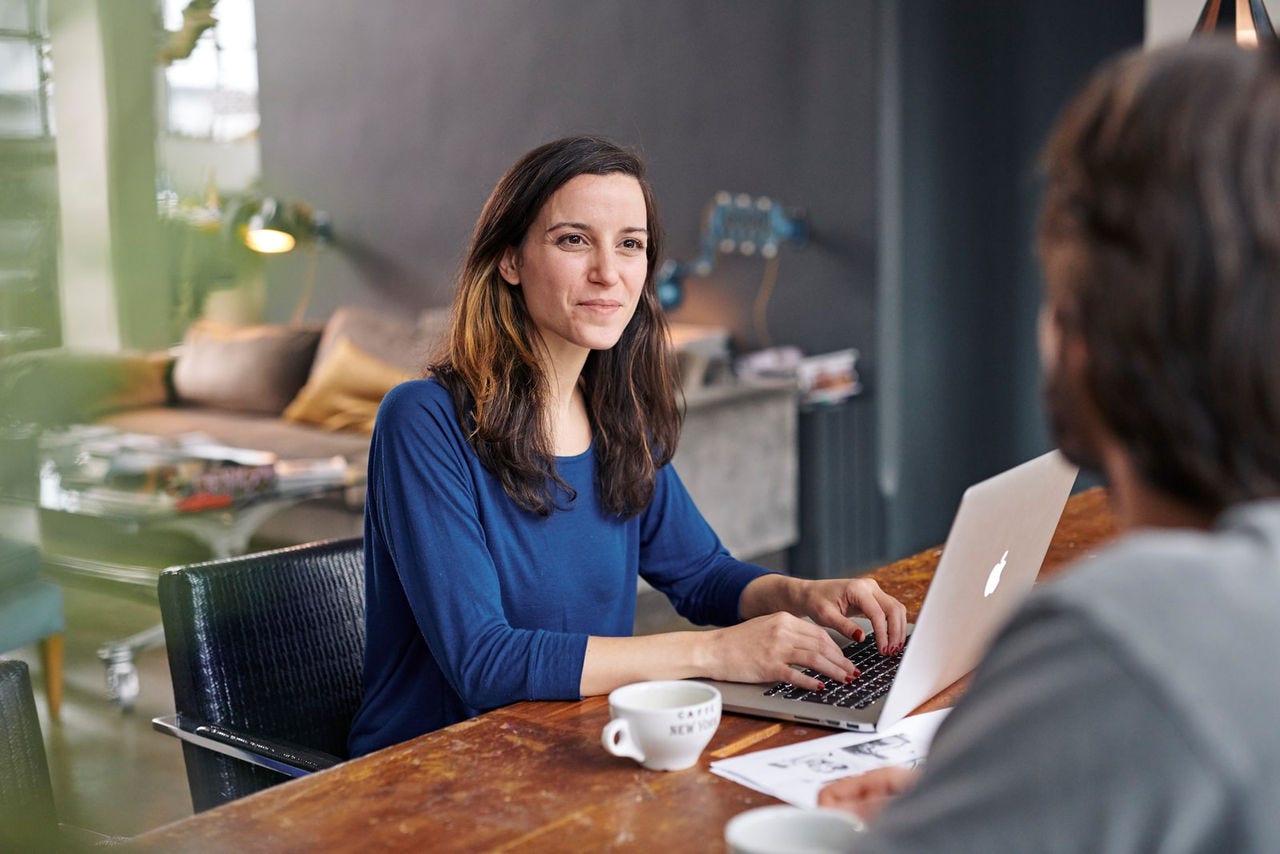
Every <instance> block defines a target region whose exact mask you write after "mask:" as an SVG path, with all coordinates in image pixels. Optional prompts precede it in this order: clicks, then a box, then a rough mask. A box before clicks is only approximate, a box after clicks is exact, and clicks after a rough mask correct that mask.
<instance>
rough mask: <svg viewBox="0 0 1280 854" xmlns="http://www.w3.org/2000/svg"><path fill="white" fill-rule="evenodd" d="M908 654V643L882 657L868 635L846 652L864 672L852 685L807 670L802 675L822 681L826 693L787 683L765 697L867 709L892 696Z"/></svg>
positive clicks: (779, 683)
mask: <svg viewBox="0 0 1280 854" xmlns="http://www.w3.org/2000/svg"><path fill="white" fill-rule="evenodd" d="M908 640H910V638H908ZM905 650H906V643H904V644H903V646H902V651H899V652H896V653H894V654H893V655H881V654H880V650H878V649H877V648H876V640H875V635H874V634H868V635H867V636H866V637H864V638H863V639H862V640H860V641H858V642H857V643H851V644H849V645H848V646H846V647H845V648H844V657H845V658H847V659H849V660H850V661H852V662H853V664H854V666H855V667H857V668H858V669H859V670H861V671H862V675H861V676H859V677H858V678H857V679H855V680H853V682H851V683H849V684H848V685H846V684H845V683H843V682H837V681H836V680H834V679H831V678H828V677H827V676H824V675H822V674H821V673H818V672H817V671H814V670H810V669H809V668H807V667H806V668H802V669H801V671H800V672H802V673H804V674H806V675H808V676H812V677H814V678H816V679H821V680H822V681H823V682H824V683H826V686H827V687H826V688H825V689H823V690H821V691H810V690H809V689H808V688H797V687H796V686H794V685H791V684H789V683H787V682H778V683H777V684H775V685H773V686H771V687H770V688H768V689H767V690H766V691H765V692H764V695H765V696H766V697H782V698H785V699H787V700H800V701H802V702H805V703H822V704H824V705H827V706H839V707H841V708H844V709H865V708H866V707H867V706H869V705H871V704H872V703H874V702H875V701H876V700H878V699H880V698H881V697H883V696H884V695H885V694H887V693H889V686H891V685H892V684H893V677H894V676H895V675H896V674H897V672H898V664H899V662H901V661H902V653H903V652H904V651H905Z"/></svg>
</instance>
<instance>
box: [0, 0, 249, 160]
mask: <svg viewBox="0 0 1280 854" xmlns="http://www.w3.org/2000/svg"><path fill="white" fill-rule="evenodd" d="M0 2H3V0H0ZM211 21H216V25H210V22H211ZM164 28H165V30H167V31H168V32H169V43H168V45H167V46H166V51H168V57H167V58H168V60H169V62H168V65H167V67H166V68H165V73H164V81H165V103H166V105H167V109H166V115H165V120H164V127H165V129H166V130H167V131H168V132H169V133H170V134H173V135H176V136H182V137H189V138H194V139H207V140H212V141H214V142H231V141H234V140H237V139H242V138H244V137H246V136H249V135H251V134H253V133H254V132H255V131H257V129H258V55H257V46H256V38H255V35H254V25H253V0H212V2H211V0H164Z"/></svg>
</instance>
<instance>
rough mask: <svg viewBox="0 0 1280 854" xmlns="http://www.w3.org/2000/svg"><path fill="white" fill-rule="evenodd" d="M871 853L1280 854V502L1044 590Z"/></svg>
mask: <svg viewBox="0 0 1280 854" xmlns="http://www.w3.org/2000/svg"><path fill="white" fill-rule="evenodd" d="M858 850H859V851H864V850H865V851H912V852H919V851H948V852H956V851H982V852H994V851H1000V852H1003V851H1078V852H1091V854H1092V852H1120V851H1126V852H1128V851H1143V852H1146V851H1160V852H1193V851H1204V852H1210V851H1212V852H1222V851H1256V852H1277V851H1280V501H1269V502H1258V503H1254V504H1249V505H1241V506H1238V507H1235V508H1233V509H1231V510H1229V511H1228V512H1226V513H1224V514H1223V515H1222V517H1221V519H1220V520H1219V522H1218V524H1217V526H1216V528H1215V530H1213V531H1211V532H1207V533H1206V532H1193V531H1147V532H1142V533H1135V534H1131V535H1129V536H1126V537H1124V538H1123V539H1121V540H1120V541H1118V542H1117V543H1116V544H1114V545H1112V546H1110V547H1108V548H1106V549H1105V550H1104V551H1102V552H1101V553H1100V554H1098V555H1097V556H1095V557H1093V558H1091V559H1088V560H1086V561H1084V562H1082V563H1081V564H1080V565H1078V566H1076V567H1074V568H1073V569H1072V570H1070V571H1069V572H1068V573H1067V574H1066V575H1064V576H1063V577H1062V578H1061V579H1059V580H1055V581H1054V582H1052V583H1050V584H1047V585H1044V586H1043V587H1041V588H1038V589H1037V590H1036V591H1035V592H1033V593H1032V595H1031V596H1030V597H1029V599H1028V601H1027V603H1026V605H1025V606H1024V607H1023V608H1022V609H1021V611H1020V612H1019V613H1018V614H1017V615H1016V616H1015V617H1014V618H1013V620H1012V621H1011V622H1010V623H1009V625H1008V626H1006V627H1005V629H1004V630H1003V631H1002V632H1001V633H1000V634H999V636H998V637H997V638H996V640H995V641H994V643H993V645H992V648H991V650H990V651H989V653H988V654H987V656H986V658H985V660H984V661H983V663H982V664H981V666H980V667H979V668H978V671H977V673H976V674H975V676H974V680H973V683H972V685H971V687H970V689H969V691H968V692H967V694H966V695H965V696H964V698H963V699H962V700H961V702H960V703H959V704H958V705H957V707H956V709H955V710H954V711H953V712H952V714H951V715H950V717H949V718H948V719H947V721H946V722H945V723H944V724H943V727H942V728H941V729H940V730H939V732H938V735H937V737H936V739H935V741H934V744H933V748H932V752H931V754H930V757H929V761H928V767H927V769H926V771H925V773H924V775H923V777H922V778H921V780H920V782H919V784H918V785H917V787H916V788H915V789H913V790H912V791H911V792H909V793H907V794H905V795H903V796H902V797H900V798H899V799H898V800H897V801H895V802H894V803H893V804H891V805H890V806H889V807H888V808H887V809H886V810H885V811H884V813H883V814H882V815H881V816H880V820H879V821H878V822H877V823H876V824H875V825H874V826H873V827H872V829H871V830H870V831H869V832H868V833H867V835H866V836H865V837H864V839H863V844H862V845H860V846H859V848H858Z"/></svg>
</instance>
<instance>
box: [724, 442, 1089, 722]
mask: <svg viewBox="0 0 1280 854" xmlns="http://www.w3.org/2000/svg"><path fill="white" fill-rule="evenodd" d="M1075 479H1076V467H1075V466H1073V465H1070V464H1069V463H1067V462H1066V460H1064V459H1063V458H1062V456H1061V455H1060V454H1059V453H1058V452H1057V451H1053V452H1050V453H1048V454H1045V455H1044V456H1041V457H1037V458H1036V459H1033V460H1031V461H1029V462H1026V463H1023V464H1022V465H1020V466H1017V467H1015V468H1012V469H1010V470H1009V471H1006V472H1004V473H1003V474H999V475H996V476H995V477H993V478H991V479H989V480H984V481H982V482H981V483H977V484H974V485H973V486H971V487H969V488H968V489H967V490H965V493H964V496H963V497H962V498H961V499H960V508H959V509H958V510H957V511H956V517H955V521H954V522H952V524H951V533H950V534H948V535H947V542H946V545H945V546H944V547H943V550H942V558H941V559H940V560H939V561H938V568H937V571H936V572H935V573H934V577H933V582H932V583H931V584H930V585H929V591H928V593H927V594H926V596H925V600H924V604H923V606H922V607H921V609H920V616H919V617H918V618H917V620H916V623H915V625H914V626H912V627H909V628H910V638H909V642H908V643H907V646H906V649H905V650H904V651H903V652H901V653H899V654H897V655H894V656H888V657H884V656H881V655H880V654H879V652H878V651H875V649H874V640H868V641H864V642H863V643H862V644H851V643H850V642H849V640H848V639H847V638H844V637H842V636H841V635H839V634H836V633H835V632H832V637H833V638H834V639H835V640H836V642H837V643H840V644H841V645H842V646H844V647H845V648H846V655H847V656H849V657H850V658H851V659H852V660H854V662H855V663H858V662H859V658H858V657H859V656H862V657H865V661H864V662H863V663H860V664H859V668H860V669H861V670H862V676H861V677H860V678H859V679H856V680H854V682H853V684H852V685H849V686H844V685H839V684H835V683H834V682H833V683H832V684H831V685H830V687H829V689H828V690H826V691H820V692H814V691H807V690H805V689H802V688H794V687H792V686H790V685H788V684H787V683H783V682H780V683H776V684H746V683H741V682H720V681H716V680H710V679H705V680H700V681H704V682H707V683H709V684H711V685H714V686H716V687H717V688H719V689H720V693H721V695H722V696H723V698H724V709H725V710H726V711H730V712H738V713H741V714H747V715H759V716H762V717H768V718H781V719H782V720H789V721H798V722H801V723H807V724H815V725H818V726H827V727H837V728H841V729H852V730H862V731H867V732H871V731H875V730H878V729H883V728H885V727H887V726H890V725H892V724H894V723H896V722H898V721H899V720H901V719H902V718H904V717H906V716H907V715H908V714H910V713H911V711H913V710H914V709H915V708H916V707H917V706H919V705H920V704H921V703H923V702H924V701H925V700H928V699H929V698H931V697H933V696H934V695H935V694H937V693H938V692H939V691H941V690H942V689H943V688H946V687H947V686H948V685H950V684H951V683H953V682H955V681H956V680H957V679H959V678H960V677H961V676H963V675H964V674H966V673H968V672H969V671H970V670H972V669H973V668H974V667H975V666H976V665H977V663H978V659H979V658H980V657H981V656H982V654H983V652H984V651H985V650H986V648H987V645H988V644H989V643H990V642H991V639H992V637H993V636H994V635H995V633H996V631H997V630H999V628H1000V627H1001V625H1002V624H1003V623H1004V622H1005V620H1006V619H1008V618H1009V616H1010V615H1011V614H1012V613H1013V611H1014V609H1015V608H1017V606H1018V605H1019V603H1021V601H1022V599H1023V597H1024V596H1025V595H1026V594H1027V592H1028V591H1029V590H1030V589H1031V585H1032V584H1033V583H1034V582H1035V579H1036V575H1037V574H1038V573H1039V571H1040V565H1041V564H1042V563H1043V562H1044V556H1045V553H1046V552H1048V550H1049V541H1050V540H1051V539H1052V538H1053V532H1054V530H1055V529H1056V528H1057V527H1058V520H1059V518H1060V517H1061V516H1062V508H1063V507H1064V506H1065V505H1066V501H1067V498H1068V496H1069V495H1070V494H1071V487H1072V485H1073V484H1074V483H1075ZM857 622H859V624H861V625H862V626H863V627H864V629H865V630H866V631H867V632H868V633H870V624H869V623H868V622H867V621H866V620H862V619H859V620H858V621H857ZM895 668H896V672H895ZM808 672H810V673H812V671H808ZM814 675H817V674H814ZM864 685H865V686H867V689H863V688H862V686H864ZM859 690H861V691H862V693H861V694H859V693H857V692H858V691H859Z"/></svg>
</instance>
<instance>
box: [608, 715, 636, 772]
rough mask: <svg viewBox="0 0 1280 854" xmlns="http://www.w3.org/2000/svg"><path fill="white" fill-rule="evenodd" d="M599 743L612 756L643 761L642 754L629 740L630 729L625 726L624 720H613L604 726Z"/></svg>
mask: <svg viewBox="0 0 1280 854" xmlns="http://www.w3.org/2000/svg"><path fill="white" fill-rule="evenodd" d="M600 742H601V743H602V744H603V745H604V749H605V750H607V751H609V752H610V753H612V754H613V755H614V756H625V757H627V758H628V759H634V760H635V761H637V762H643V761H644V754H643V753H641V752H640V748H639V746H638V745H637V744H636V743H635V741H633V740H632V738H631V728H630V727H628V726H627V719H626V718H614V719H613V720H611V721H609V723H607V724H605V726H604V731H603V732H601V733H600Z"/></svg>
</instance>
